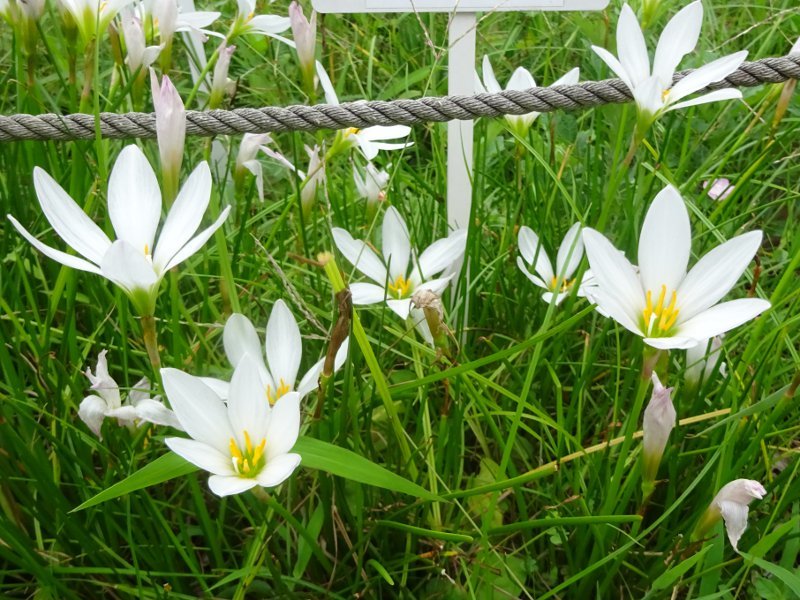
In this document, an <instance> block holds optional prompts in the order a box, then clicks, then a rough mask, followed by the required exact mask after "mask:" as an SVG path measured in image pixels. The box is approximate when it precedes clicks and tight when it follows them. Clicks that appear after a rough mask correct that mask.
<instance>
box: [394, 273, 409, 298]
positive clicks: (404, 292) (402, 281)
mask: <svg viewBox="0 0 800 600" xmlns="http://www.w3.org/2000/svg"><path fill="white" fill-rule="evenodd" d="M389 292H390V293H391V294H392V295H393V296H394V297H395V298H397V299H398V300H399V299H401V298H406V297H407V296H408V295H409V294H410V293H411V280H410V279H406V278H405V277H403V276H402V275H398V276H397V279H395V280H394V282H391V281H390V282H389Z"/></svg>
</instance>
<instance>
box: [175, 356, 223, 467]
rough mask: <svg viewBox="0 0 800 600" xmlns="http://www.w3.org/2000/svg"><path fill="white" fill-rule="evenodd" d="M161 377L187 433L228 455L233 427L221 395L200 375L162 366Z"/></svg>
mask: <svg viewBox="0 0 800 600" xmlns="http://www.w3.org/2000/svg"><path fill="white" fill-rule="evenodd" d="M161 379H162V381H163V382H164V391H165V392H166V393H167V398H168V399H169V403H170V405H171V406H172V410H174V411H175V414H176V415H177V416H178V420H179V421H180V423H181V425H183V428H184V429H185V430H186V433H188V434H189V435H190V436H192V437H193V438H194V439H195V440H197V441H198V442H203V443H205V444H208V445H210V446H213V447H214V448H216V449H217V450H218V451H219V452H221V453H222V454H224V455H225V456H228V447H229V444H230V440H231V438H232V437H233V431H232V430H231V427H230V422H229V421H228V410H227V408H226V407H225V403H224V402H223V401H222V399H221V398H220V397H219V396H217V395H216V394H215V393H214V391H213V390H212V389H211V388H210V387H208V386H207V385H206V384H204V383H203V382H202V381H201V380H200V379H198V378H197V377H193V376H192V375H189V374H188V373H184V372H183V371H179V370H177V369H161Z"/></svg>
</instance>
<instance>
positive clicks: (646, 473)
mask: <svg viewBox="0 0 800 600" xmlns="http://www.w3.org/2000/svg"><path fill="white" fill-rule="evenodd" d="M652 380H653V395H652V397H651V398H650V402H649V403H648V405H647V407H646V408H645V409H644V417H643V425H642V429H643V430H644V431H643V432H644V435H643V437H642V495H643V497H644V499H645V500H647V499H648V498H649V497H650V495H651V494H652V493H653V490H654V489H655V481H656V476H657V475H658V467H659V465H660V464H661V458H662V457H663V456H664V449H665V448H666V447H667V440H668V439H669V434H670V433H671V432H672V429H673V428H674V427H675V419H676V418H677V414H676V412H675V407H674V406H673V405H672V389H673V388H665V387H664V386H663V385H661V381H659V379H658V375H657V374H656V373H653V375H652Z"/></svg>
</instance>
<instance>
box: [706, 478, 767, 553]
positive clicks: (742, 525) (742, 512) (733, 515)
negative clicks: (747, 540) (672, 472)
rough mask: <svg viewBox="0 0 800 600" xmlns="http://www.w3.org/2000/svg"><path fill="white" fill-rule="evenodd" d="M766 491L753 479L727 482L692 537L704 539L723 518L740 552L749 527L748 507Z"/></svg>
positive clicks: (734, 544) (734, 546)
mask: <svg viewBox="0 0 800 600" xmlns="http://www.w3.org/2000/svg"><path fill="white" fill-rule="evenodd" d="M766 493H767V490H765V489H764V486H763V485H761V484H760V483H759V482H758V481H753V480H752V479H736V480H734V481H731V482H730V483H727V484H725V485H724V486H722V489H720V491H719V492H717V495H716V496H715V497H714V500H712V502H711V505H710V506H709V507H708V508H707V509H706V512H705V513H704V514H703V516H702V517H701V519H700V522H699V523H698V525H697V528H696V529H695V532H694V535H693V536H692V537H693V538H694V539H696V540H698V539H702V537H703V536H704V535H705V533H706V532H707V531H708V530H709V529H710V528H711V527H712V526H713V525H715V524H716V523H718V522H719V520H720V518H722V519H723V520H724V521H725V529H726V530H727V532H728V539H729V540H730V542H731V546H733V549H734V550H736V551H737V552H738V550H739V548H738V545H739V540H740V539H741V537H742V534H743V533H744V531H745V529H747V514H748V512H749V509H748V507H749V505H750V503H751V502H752V501H753V500H761V499H762V498H763V497H764V496H765V495H766Z"/></svg>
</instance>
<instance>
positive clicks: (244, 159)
mask: <svg viewBox="0 0 800 600" xmlns="http://www.w3.org/2000/svg"><path fill="white" fill-rule="evenodd" d="M270 142H272V136H270V135H269V134H268V133H245V134H244V135H243V136H242V143H241V144H239V152H238V153H237V154H236V167H235V171H234V177H235V178H241V177H242V176H243V174H244V172H245V171H249V172H250V173H252V175H253V176H254V177H255V178H256V190H258V199H259V200H264V173H263V170H262V168H261V163H260V162H258V160H257V159H256V156H257V155H258V152H259V150H261V151H263V152H265V153H269V152H270V149H269V148H267V147H266V144H269V143H270Z"/></svg>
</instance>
